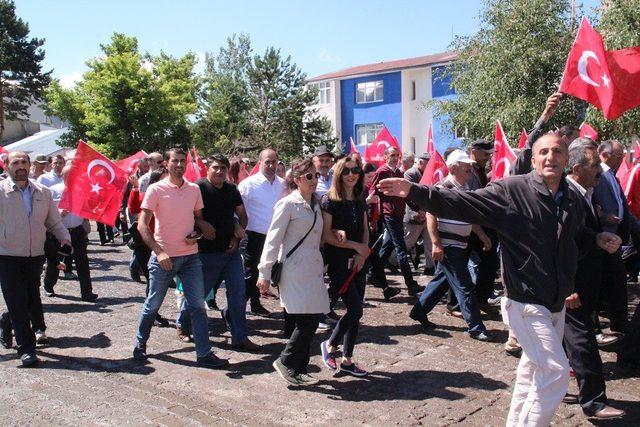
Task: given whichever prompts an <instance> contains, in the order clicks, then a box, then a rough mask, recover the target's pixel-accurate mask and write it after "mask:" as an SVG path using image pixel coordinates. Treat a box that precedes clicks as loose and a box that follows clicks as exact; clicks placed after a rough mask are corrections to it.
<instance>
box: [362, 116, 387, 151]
mask: <svg viewBox="0 0 640 427" xmlns="http://www.w3.org/2000/svg"><path fill="white" fill-rule="evenodd" d="M383 127H384V123H382V122H378V123H361V124H357V125H356V144H357V145H360V146H364V147H367V146H368V145H369V144H371V143H372V142H373V141H374V140H375V139H376V137H377V136H378V134H379V133H380V131H381V130H382V128H383Z"/></svg>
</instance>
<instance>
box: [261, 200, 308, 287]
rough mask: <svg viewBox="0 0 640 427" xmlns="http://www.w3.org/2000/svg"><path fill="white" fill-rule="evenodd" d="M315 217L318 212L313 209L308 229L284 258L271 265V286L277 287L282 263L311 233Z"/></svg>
mask: <svg viewBox="0 0 640 427" xmlns="http://www.w3.org/2000/svg"><path fill="white" fill-rule="evenodd" d="M317 219H318V213H317V212H316V211H314V212H313V224H312V225H311V228H310V229H309V231H307V234H305V235H304V236H303V237H302V239H300V241H299V242H298V243H297V244H296V245H295V246H294V247H293V248H291V250H290V251H289V252H288V253H287V255H285V257H284V259H283V260H282V261H276V262H275V264H273V266H272V267H271V286H273V287H274V288H277V287H278V283H280V276H282V263H283V262H284V261H285V260H286V259H287V258H289V257H290V256H291V255H292V254H293V253H294V252H295V251H296V249H298V248H299V247H300V245H301V244H302V242H304V239H306V238H307V236H308V235H309V233H311V230H313V227H315V226H316V220H317Z"/></svg>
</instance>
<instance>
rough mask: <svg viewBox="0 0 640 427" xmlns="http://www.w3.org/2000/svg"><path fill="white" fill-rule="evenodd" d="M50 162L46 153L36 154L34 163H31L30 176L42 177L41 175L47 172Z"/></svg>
mask: <svg viewBox="0 0 640 427" xmlns="http://www.w3.org/2000/svg"><path fill="white" fill-rule="evenodd" d="M48 163H49V160H48V159H47V156H45V155H44V154H38V155H36V158H35V160H34V161H33V165H31V173H30V174H29V178H31V179H38V178H40V175H42V174H44V173H45V168H46V166H47V164H48Z"/></svg>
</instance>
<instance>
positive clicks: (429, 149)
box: [427, 123, 436, 156]
mask: <svg viewBox="0 0 640 427" xmlns="http://www.w3.org/2000/svg"><path fill="white" fill-rule="evenodd" d="M435 152H436V146H435V144H434V143H433V123H432V124H430V125H429V130H428V131H427V153H429V155H430V156H433V154H434V153H435Z"/></svg>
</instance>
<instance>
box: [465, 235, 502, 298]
mask: <svg viewBox="0 0 640 427" xmlns="http://www.w3.org/2000/svg"><path fill="white" fill-rule="evenodd" d="M483 230H484V232H485V233H486V234H487V236H489V238H491V249H490V250H488V251H483V250H482V247H483V246H484V245H483V243H482V241H481V240H480V238H479V237H478V236H477V235H476V234H475V233H471V235H470V236H469V248H470V249H471V250H472V251H473V252H476V253H477V255H478V258H480V264H479V265H478V274H477V276H476V283H475V285H476V286H475V288H474V290H475V294H476V299H477V300H478V302H480V303H484V302H487V300H488V299H489V297H490V296H491V294H492V293H493V290H494V286H495V282H496V272H497V271H498V267H499V266H500V259H499V257H498V235H497V234H496V232H495V231H494V230H491V229H488V228H484V229H483Z"/></svg>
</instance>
